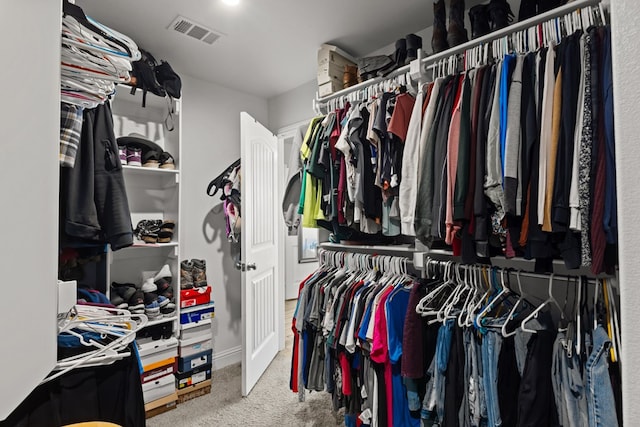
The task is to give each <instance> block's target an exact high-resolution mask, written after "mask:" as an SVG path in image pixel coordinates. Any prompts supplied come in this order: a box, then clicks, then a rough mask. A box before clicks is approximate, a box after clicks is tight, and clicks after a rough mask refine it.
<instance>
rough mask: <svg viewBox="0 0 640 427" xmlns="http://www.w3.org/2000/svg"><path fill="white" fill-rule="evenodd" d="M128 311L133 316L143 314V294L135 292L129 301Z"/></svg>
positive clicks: (138, 291)
mask: <svg viewBox="0 0 640 427" xmlns="http://www.w3.org/2000/svg"><path fill="white" fill-rule="evenodd" d="M129 311H130V312H131V313H134V314H144V293H143V292H142V291H141V290H136V291H135V292H134V294H133V296H132V297H131V299H129Z"/></svg>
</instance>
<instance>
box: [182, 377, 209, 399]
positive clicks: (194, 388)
mask: <svg viewBox="0 0 640 427" xmlns="http://www.w3.org/2000/svg"><path fill="white" fill-rule="evenodd" d="M209 393H211V380H206V381H202V382H201V383H198V384H194V385H190V386H188V387H185V388H183V389H181V390H178V403H184V402H186V401H187V400H191V399H195V398H196V397H200V396H204V395H205V394H209Z"/></svg>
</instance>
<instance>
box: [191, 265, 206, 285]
mask: <svg viewBox="0 0 640 427" xmlns="http://www.w3.org/2000/svg"><path fill="white" fill-rule="evenodd" d="M191 263H192V266H193V269H192V275H193V286H194V287H196V288H206V287H207V262H206V261H205V260H203V259H192V260H191Z"/></svg>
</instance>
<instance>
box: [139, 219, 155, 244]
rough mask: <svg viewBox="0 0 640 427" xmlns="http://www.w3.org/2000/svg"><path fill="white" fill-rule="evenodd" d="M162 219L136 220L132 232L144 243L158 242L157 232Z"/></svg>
mask: <svg viewBox="0 0 640 427" xmlns="http://www.w3.org/2000/svg"><path fill="white" fill-rule="evenodd" d="M161 224H162V221H161V220H159V219H143V220H140V221H139V222H138V224H137V225H136V229H135V230H134V234H135V235H136V236H137V237H138V239H139V240H142V241H143V242H145V243H158V232H159V231H160V225H161Z"/></svg>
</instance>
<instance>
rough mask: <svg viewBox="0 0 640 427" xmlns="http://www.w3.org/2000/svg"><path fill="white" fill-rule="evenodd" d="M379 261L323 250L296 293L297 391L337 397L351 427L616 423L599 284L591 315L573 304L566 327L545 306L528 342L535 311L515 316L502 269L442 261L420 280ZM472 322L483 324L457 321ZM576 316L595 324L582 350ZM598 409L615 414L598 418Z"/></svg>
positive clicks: (607, 302)
mask: <svg viewBox="0 0 640 427" xmlns="http://www.w3.org/2000/svg"><path fill="white" fill-rule="evenodd" d="M336 254H338V255H336ZM376 258H384V257H376V256H369V255H362V254H355V255H354V254H340V253H332V252H328V251H321V253H320V261H321V266H320V268H319V269H318V270H317V271H316V272H314V273H313V274H311V275H310V276H309V277H307V278H306V279H305V280H304V281H303V282H302V283H301V285H300V289H299V291H300V293H299V298H298V304H297V306H296V311H295V314H294V319H293V323H292V327H293V329H294V334H295V337H294V353H293V355H292V377H291V387H292V390H294V391H296V390H297V387H298V386H302V387H304V388H306V389H308V390H316V391H322V390H325V391H327V392H329V393H331V394H332V399H333V403H334V409H335V410H338V409H340V408H343V407H344V408H345V425H356V423H358V425H378V426H381V425H386V426H408V425H441V426H482V425H503V426H534V425H535V426H555V425H576V426H578V425H589V426H591V425H612V426H615V425H617V415H616V409H615V408H617V406H616V403H617V401H616V398H615V392H614V385H615V386H619V384H620V382H619V376H617V375H616V374H615V370H613V371H611V372H612V373H611V374H610V373H609V370H608V366H609V364H610V361H611V356H610V354H611V353H610V352H609V348H610V346H611V342H612V336H611V332H607V330H608V329H609V330H611V329H612V328H611V326H610V325H611V320H610V315H611V313H612V312H615V308H614V307H615V306H613V305H612V301H611V299H610V298H605V297H604V295H609V291H608V288H607V287H606V286H602V287H598V286H596V292H599V293H602V296H601V297H599V298H598V301H597V303H596V304H595V305H591V306H589V305H588V304H584V300H583V301H582V302H583V304H582V305H581V306H580V301H578V302H575V309H574V310H571V309H570V310H569V313H570V314H567V320H568V321H569V322H570V323H569V325H570V326H569V328H568V329H567V328H566V324H564V323H559V324H558V323H556V322H557V320H554V317H555V318H556V319H557V316H558V315H559V314H560V313H559V312H558V311H556V312H555V313H554V312H553V311H552V310H559V311H560V312H563V313H564V311H563V310H565V309H566V307H561V306H560V305H557V306H555V307H556V308H555V309H554V308H553V307H554V306H553V305H549V306H548V307H544V308H543V309H542V310H541V311H539V312H538V314H537V316H536V317H535V318H532V320H530V321H528V322H527V330H528V331H531V332H527V331H525V330H524V329H522V328H520V321H519V320H520V319H523V318H526V317H527V315H528V314H530V313H532V310H533V309H534V308H536V305H535V304H532V303H531V302H530V301H529V300H525V302H523V305H522V306H520V307H521V308H520V309H519V310H517V311H516V312H515V313H512V312H511V311H510V308H511V306H513V302H514V299H515V298H520V296H519V295H517V294H516V293H515V291H513V290H509V293H508V294H503V293H502V292H498V290H499V289H502V287H501V286H504V285H505V283H502V285H501V286H500V285H499V283H500V282H503V281H504V280H505V278H504V275H505V271H502V270H499V269H497V268H493V269H490V270H489V269H486V268H485V269H481V268H480V267H467V268H468V270H462V272H461V269H462V268H464V267H462V266H461V265H459V264H454V263H451V262H449V263H437V262H436V264H437V265H439V266H440V270H438V269H435V270H434V269H427V274H428V276H429V277H428V278H426V279H421V280H419V279H416V278H412V277H410V276H406V275H398V274H393V268H392V267H391V269H387V268H389V267H386V268H385V267H384V266H382V263H378V264H376V263H375V260H376ZM390 258H393V257H390ZM431 262H432V261H428V263H431ZM374 265H377V266H378V268H380V269H378V268H374V267H372V266H374ZM443 266H444V267H445V268H444V270H443V269H442V267H443ZM506 275H507V276H508V272H506ZM478 278H480V279H479V280H478ZM518 280H519V279H518ZM507 282H508V281H507ZM549 283H550V286H551V284H552V282H549ZM575 283H576V286H583V283H586V282H585V281H581V282H580V284H578V282H577V281H576V282H575ZM474 289H475V290H477V291H478V292H476V291H474ZM521 289H522V288H521V287H520V290H521ZM551 289H552V288H551V287H550V288H549V290H550V292H551ZM439 290H440V292H439V293H438V291H439ZM485 290H486V294H485V295H483V293H485ZM480 291H482V292H480ZM465 292H469V293H468V295H465ZM498 294H500V295H506V296H504V297H502V298H501V297H498V296H497V295H498ZM452 295H453V297H452ZM456 295H457V297H458V298H456V297H455V296H456ZM550 297H551V293H550ZM498 298H500V299H499V300H497V299H498ZM476 301H477V304H476ZM490 301H494V302H493V303H492V304H494V305H493V306H492V308H491V307H489V308H488V309H487V310H488V311H487V313H486V315H482V318H479V316H480V313H484V312H485V310H484V308H483V306H485V304H487V302H490ZM449 305H451V307H448V306H449ZM543 305H544V304H543ZM605 306H606V307H605ZM485 307H486V306H485ZM581 310H584V311H581ZM467 312H469V314H470V315H471V316H472V317H476V316H478V319H476V320H475V321H474V322H471V323H469V324H467V323H464V322H462V323H461V319H462V318H463V316H464V315H465V314H466V313H467ZM507 313H509V314H508V316H507ZM578 313H583V315H584V316H583V319H587V322H586V323H587V324H589V323H590V325H591V326H590V327H587V328H584V329H580V330H581V331H582V332H581V333H580V334H581V335H580V336H581V338H582V340H583V341H582V342H587V343H589V345H588V346H587V347H586V348H584V347H583V348H582V349H580V348H579V346H577V341H576V337H577V335H576V333H575V331H576V329H575V327H574V326H572V325H574V323H573V322H574V321H579V320H580V317H578V318H577V320H576V317H575V316H576V315H577V314H578ZM511 316H514V317H513V318H512V317H511ZM561 318H562V319H564V318H565V317H564V314H563V315H562V316H561ZM514 319H518V320H515V321H512V320H514ZM432 320H435V321H432ZM505 322H510V323H509V325H508V326H507V328H506V329H507V330H508V331H509V332H511V331H513V333H509V334H508V336H505V335H504V331H502V329H501V328H502V324H503V323H505ZM594 323H595V327H594ZM582 335H584V336H583V337H582ZM298 379H299V380H300V381H299V382H297V381H298ZM596 382H598V384H600V385H599V386H597V387H596V386H594V384H595V383H596ZM602 407H606V408H607V413H606V414H601V413H600V411H599V410H597V411H598V412H597V413H598V414H600V415H598V416H596V415H595V414H596V412H595V411H596V408H602ZM598 417H600V418H599V419H598ZM602 417H604V418H602ZM605 418H606V420H605ZM356 420H358V421H356Z"/></svg>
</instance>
